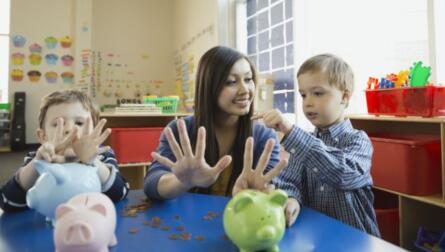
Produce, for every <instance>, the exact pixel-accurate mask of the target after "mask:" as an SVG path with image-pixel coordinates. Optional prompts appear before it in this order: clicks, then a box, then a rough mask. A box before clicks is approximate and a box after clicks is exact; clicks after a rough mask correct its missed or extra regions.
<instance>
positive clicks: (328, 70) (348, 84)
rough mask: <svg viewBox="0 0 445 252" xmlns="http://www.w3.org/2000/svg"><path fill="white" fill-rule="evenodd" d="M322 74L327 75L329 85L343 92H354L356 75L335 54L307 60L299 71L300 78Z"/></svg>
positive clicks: (320, 55)
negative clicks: (312, 74)
mask: <svg viewBox="0 0 445 252" xmlns="http://www.w3.org/2000/svg"><path fill="white" fill-rule="evenodd" d="M308 72H309V73H316V72H320V73H323V74H325V75H326V77H327V79H328V82H329V85H332V86H334V87H336V88H338V89H340V90H341V91H349V93H350V94H352V92H353V91H354V73H353V72H352V68H351V67H350V66H349V65H348V63H346V62H345V61H344V60H343V59H342V58H340V57H338V56H335V55H333V54H319V55H316V56H314V57H312V58H309V59H307V60H306V61H305V62H304V63H303V65H301V66H300V69H298V73H297V78H298V76H300V75H302V74H304V73H308Z"/></svg>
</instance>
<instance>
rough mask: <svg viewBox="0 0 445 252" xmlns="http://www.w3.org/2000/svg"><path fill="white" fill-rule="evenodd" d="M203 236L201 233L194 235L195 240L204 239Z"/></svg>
mask: <svg viewBox="0 0 445 252" xmlns="http://www.w3.org/2000/svg"><path fill="white" fill-rule="evenodd" d="M204 239H205V238H204V236H202V235H197V236H195V240H198V241H204Z"/></svg>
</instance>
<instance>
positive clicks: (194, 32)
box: [173, 0, 220, 105]
mask: <svg viewBox="0 0 445 252" xmlns="http://www.w3.org/2000/svg"><path fill="white" fill-rule="evenodd" d="M173 2H174V5H173V17H174V25H173V27H174V28H173V29H174V32H173V34H174V35H173V57H174V73H173V74H174V76H175V88H176V93H178V94H180V96H181V99H182V101H183V102H184V103H185V104H186V105H190V104H191V103H192V102H193V97H194V85H195V74H196V68H197V67H198V62H199V59H200V57H201V56H202V55H203V54H204V53H205V52H206V51H207V50H208V49H210V48H212V47H213V46H216V45H217V44H218V43H219V40H220V38H219V36H218V15H219V11H218V1H217V0H187V1H183V0H174V1H173Z"/></svg>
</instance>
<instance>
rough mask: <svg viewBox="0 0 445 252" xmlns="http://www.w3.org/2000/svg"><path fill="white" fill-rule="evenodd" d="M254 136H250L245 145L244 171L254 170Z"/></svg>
mask: <svg viewBox="0 0 445 252" xmlns="http://www.w3.org/2000/svg"><path fill="white" fill-rule="evenodd" d="M252 152H253V137H248V138H247V140H246V145H245V146H244V167H243V170H242V171H241V172H242V173H246V172H249V171H250V170H252V159H253V158H252V155H253V154H252Z"/></svg>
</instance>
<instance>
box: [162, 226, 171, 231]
mask: <svg viewBox="0 0 445 252" xmlns="http://www.w3.org/2000/svg"><path fill="white" fill-rule="evenodd" d="M161 229H162V230H164V231H169V230H170V229H172V228H171V227H170V226H167V225H165V226H163V227H161Z"/></svg>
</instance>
